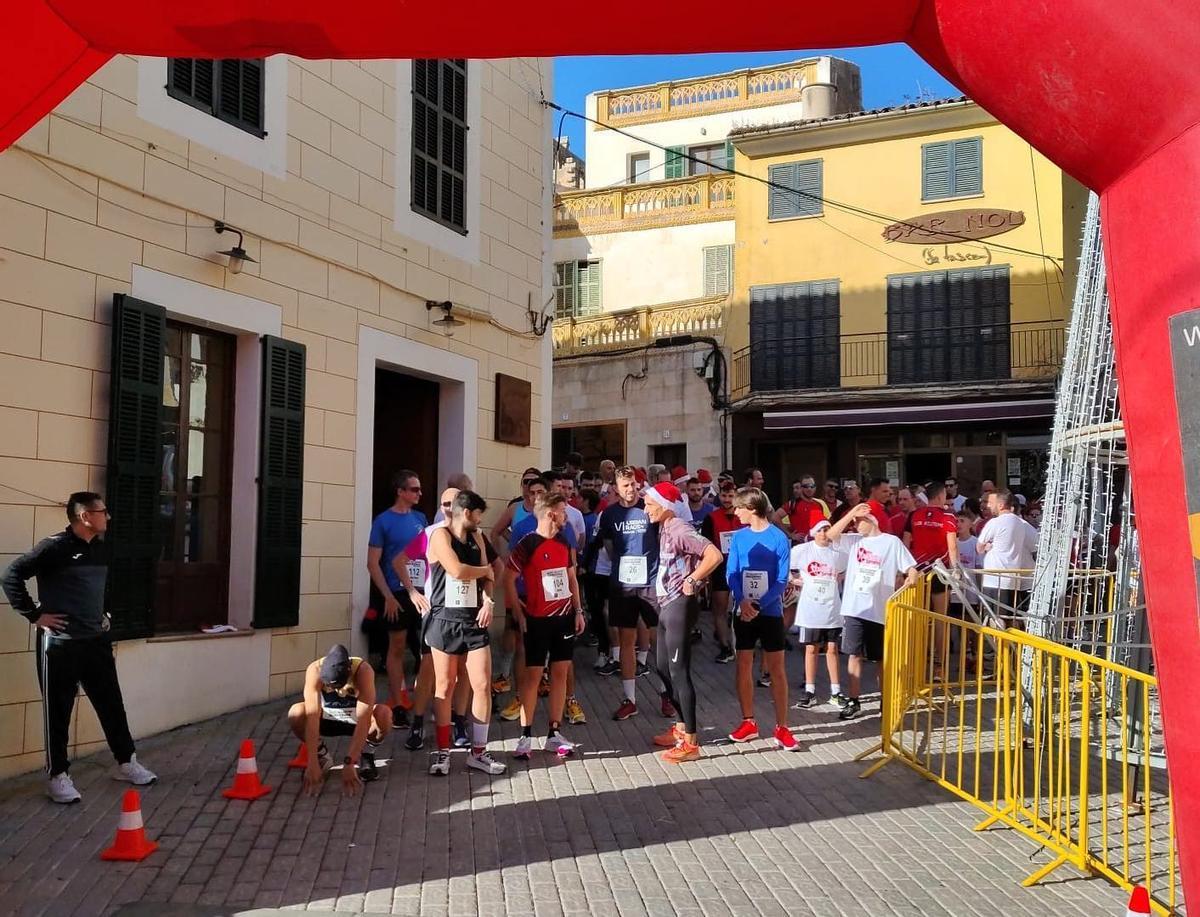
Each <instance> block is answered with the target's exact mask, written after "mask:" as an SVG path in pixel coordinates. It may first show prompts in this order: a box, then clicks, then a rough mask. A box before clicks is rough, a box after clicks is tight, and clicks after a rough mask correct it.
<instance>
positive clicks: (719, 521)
mask: <svg viewBox="0 0 1200 917" xmlns="http://www.w3.org/2000/svg"><path fill="white" fill-rule="evenodd" d="M736 494H737V485H736V484H734V483H733V481H725V482H724V483H723V484H721V489H720V490H719V491H717V497H718V499H719V500H720V501H721V502H720V505H719V506H718V507H717V508H716V509H714V510H713V511H712V512H711V513H709V514H708V515H707V516H705V517H704V521H703V522H702V523H700V534H701V535H703V536H704V537H705V538H707V539H708V540H709V541H711V542H712V543H713V544H715V545H716V546H717V547H718V548H720V549H721V556H722V557H724V558H726V559H728V557H729V542H730V539H731V538H733V533H734V532H736V531H737V530H738V529H740V528H744V526H743V525H742V523H741V522H739V521H738V517H737V516H736V515H735V514H734V512H733V498H734V496H735V495H736ZM708 582H709V588H711V590H712V615H713V629H714V630H715V631H716V632H717V644H718V647H719V648H718V650H717V662H720V663H727V662H733V660H734V654H733V639H732V637H731V635H730V632H729V584H728V583H727V582H726V581H725V564H724V563H722V564H721V566H719V567H717V569H716V570H714V571H713V574H712V576H710V577H709V578H708Z"/></svg>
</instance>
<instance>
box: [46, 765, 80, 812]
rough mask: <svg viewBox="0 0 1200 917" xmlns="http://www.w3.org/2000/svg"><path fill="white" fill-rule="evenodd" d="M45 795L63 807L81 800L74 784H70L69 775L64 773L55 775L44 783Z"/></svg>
mask: <svg viewBox="0 0 1200 917" xmlns="http://www.w3.org/2000/svg"><path fill="white" fill-rule="evenodd" d="M46 795H47V796H49V797H50V798H51V799H52V800H54V801H55V802H57V803H59V804H60V805H64V806H66V805H70V804H71V803H73V802H79V800H81V799H83V797H82V796H80V795H79V790H77V789H75V784H74V783H73V782H71V775H70V774H68V773H67V772H66V771H63V772H62V773H61V774H55V775H54V776H53V777H51V778H50V779H49V780H48V781H47V782H46Z"/></svg>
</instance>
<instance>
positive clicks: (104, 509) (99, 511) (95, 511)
mask: <svg viewBox="0 0 1200 917" xmlns="http://www.w3.org/2000/svg"><path fill="white" fill-rule="evenodd" d="M83 512H84V513H92V514H98V515H101V516H104V517H105V518H107V519H111V518H112V513H110V512H109V511H108V507H107V506H102V507H100V509H85V510H84V511H83Z"/></svg>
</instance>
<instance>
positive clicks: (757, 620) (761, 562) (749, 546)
mask: <svg viewBox="0 0 1200 917" xmlns="http://www.w3.org/2000/svg"><path fill="white" fill-rule="evenodd" d="M733 511H734V513H736V514H737V517H738V520H739V521H740V522H742V523H743V524H744V525H746V526H747V527H746V528H744V529H738V530H737V531H736V532H734V533H733V538H732V539H731V541H730V545H729V560H728V561H727V562H726V567H725V572H726V577H727V579H728V581H729V591H730V592H731V593H732V596H733V607H734V608H735V609H736V615H735V617H734V619H733V639H734V646H735V647H736V649H737V694H738V701H739V702H740V703H741V706H742V723H741V725H740V726H738V728H737V729H735V730H734V731H733V732H731V733H730V734H729V738H731V739H732V740H733V741H735V742H749V741H750V740H751V739H757V738H758V725H757V723H756V722H755V719H754V682H753V679H752V675H753V671H752V669H753V666H754V648H755V647H756V646H758V645H760V644H761V646H762V651H763V667H764V668H765V669H766V670H767V672H768V673H769V674H770V676H771V696H772V699H773V700H774V702H775V733H774V740H775V744H776V745H777V746H778V747H780V748H782V749H785V750H787V751H796V750H798V749H799V747H800V746H799V744H798V743H797V742H796V739H795V737H794V736H793V735H792V732H791V730H790V729H789V728H788V721H787V710H788V704H787V671H786V669H785V668H784V661H783V652H784V648H785V645H786V643H785V641H786V636H785V633H784V626H783V591H784V589H785V588H786V587H787V581H788V572H789V569H788V568H789V566H790V563H789V562H790V560H791V550H792V546H791V542H790V541H789V540H788V537H787V535H785V534H784V533H783V531H782V530H781V529H779V528H776V527H775V526H773V525H772V524H771V520H770V514H771V504H770V501H768V500H767V498H766V495H765V494H763V492H762V491H761V490H759V489H758V488H757V487H743V488H742V489H741V490H739V491H738V492H737V496H736V497H735V498H734V501H733Z"/></svg>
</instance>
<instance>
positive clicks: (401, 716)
mask: <svg viewBox="0 0 1200 917" xmlns="http://www.w3.org/2000/svg"><path fill="white" fill-rule="evenodd" d="M392 726H393V727H394V728H396V729H407V728H408V711H407V710H405V709H404V708H403V707H401V706H399V705H397V706H395V707H393V708H392Z"/></svg>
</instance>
